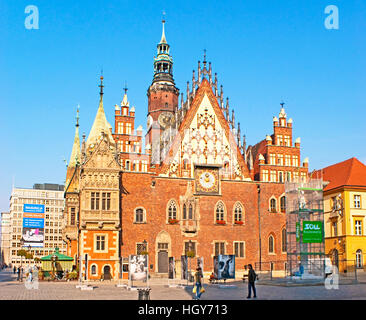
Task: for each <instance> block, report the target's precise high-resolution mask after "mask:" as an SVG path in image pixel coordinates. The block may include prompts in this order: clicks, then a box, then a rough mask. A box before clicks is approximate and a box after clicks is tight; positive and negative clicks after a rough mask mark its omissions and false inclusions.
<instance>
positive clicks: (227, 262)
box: [217, 254, 235, 279]
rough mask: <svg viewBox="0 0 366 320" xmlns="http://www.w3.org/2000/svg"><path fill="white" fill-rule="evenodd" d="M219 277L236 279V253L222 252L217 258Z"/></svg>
mask: <svg viewBox="0 0 366 320" xmlns="http://www.w3.org/2000/svg"><path fill="white" fill-rule="evenodd" d="M217 278H218V279H235V255H232V254H230V255H224V254H220V255H219V256H218V259H217Z"/></svg>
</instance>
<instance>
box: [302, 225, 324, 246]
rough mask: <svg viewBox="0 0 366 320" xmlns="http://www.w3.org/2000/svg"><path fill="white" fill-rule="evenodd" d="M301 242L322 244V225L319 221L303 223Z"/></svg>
mask: <svg viewBox="0 0 366 320" xmlns="http://www.w3.org/2000/svg"><path fill="white" fill-rule="evenodd" d="M302 242H303V243H321V242H323V223H322V222H321V221H303V222H302Z"/></svg>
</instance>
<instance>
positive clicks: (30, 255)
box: [25, 252, 33, 259]
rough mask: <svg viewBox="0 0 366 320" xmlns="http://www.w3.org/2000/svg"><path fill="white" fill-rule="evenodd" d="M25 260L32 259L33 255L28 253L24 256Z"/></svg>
mask: <svg viewBox="0 0 366 320" xmlns="http://www.w3.org/2000/svg"><path fill="white" fill-rule="evenodd" d="M25 258H26V259H33V254H31V253H30V252H27V253H26V255H25Z"/></svg>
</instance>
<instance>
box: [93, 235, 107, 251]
mask: <svg viewBox="0 0 366 320" xmlns="http://www.w3.org/2000/svg"><path fill="white" fill-rule="evenodd" d="M105 245H106V243H105V236H96V248H95V250H96V251H104V250H105Z"/></svg>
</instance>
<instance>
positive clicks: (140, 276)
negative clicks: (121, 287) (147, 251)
mask: <svg viewBox="0 0 366 320" xmlns="http://www.w3.org/2000/svg"><path fill="white" fill-rule="evenodd" d="M147 257H148V256H147V255H130V256H129V268H128V270H129V275H130V280H131V281H143V280H147V277H148V272H149V271H148V267H147V265H148V261H147Z"/></svg>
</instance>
